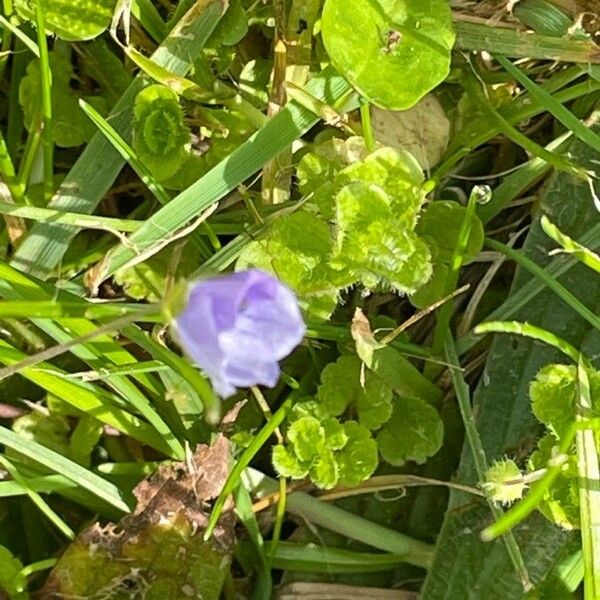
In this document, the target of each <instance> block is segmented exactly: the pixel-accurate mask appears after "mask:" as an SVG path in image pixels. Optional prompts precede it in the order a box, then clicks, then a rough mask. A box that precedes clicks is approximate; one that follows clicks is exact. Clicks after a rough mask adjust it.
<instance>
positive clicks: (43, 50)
mask: <svg viewBox="0 0 600 600" xmlns="http://www.w3.org/2000/svg"><path fill="white" fill-rule="evenodd" d="M35 24H36V28H37V40H38V47H39V49H40V75H41V82H42V123H43V130H42V142H43V148H44V191H45V194H46V198H48V199H49V198H51V197H52V194H53V193H54V141H53V139H52V71H51V70H50V56H49V54H48V40H47V38H46V28H45V25H46V24H45V19H44V8H43V6H42V3H41V2H36V4H35Z"/></svg>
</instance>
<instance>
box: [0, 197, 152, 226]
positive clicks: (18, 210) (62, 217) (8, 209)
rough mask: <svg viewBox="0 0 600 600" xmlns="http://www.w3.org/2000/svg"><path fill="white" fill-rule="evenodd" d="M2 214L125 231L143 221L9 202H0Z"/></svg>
mask: <svg viewBox="0 0 600 600" xmlns="http://www.w3.org/2000/svg"><path fill="white" fill-rule="evenodd" d="M0 214H2V215H11V216H14V217H21V218H22V219H28V220H32V221H41V222H43V223H57V224H63V225H73V226H75V227H81V228H82V229H100V230H103V231H108V232H119V231H125V232H128V233H131V232H133V231H136V230H138V229H139V228H140V225H141V224H142V222H143V221H134V220H132V219H114V218H112V217H98V216H96V215H94V216H90V215H82V214H79V213H73V212H64V211H62V210H54V209H52V208H40V207H37V206H20V205H18V204H10V203H9V202H0Z"/></svg>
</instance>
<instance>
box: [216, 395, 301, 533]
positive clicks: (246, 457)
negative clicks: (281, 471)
mask: <svg viewBox="0 0 600 600" xmlns="http://www.w3.org/2000/svg"><path fill="white" fill-rule="evenodd" d="M291 405H292V397H291V396H290V397H289V398H288V399H287V400H286V401H285V402H284V403H283V404H282V405H281V406H280V407H279V408H278V409H277V410H276V411H275V413H274V414H273V416H272V417H271V418H270V419H269V420H268V421H267V423H266V424H265V425H264V426H263V428H262V429H261V430H260V431H259V432H258V433H256V435H255V436H254V437H253V438H252V442H250V444H249V445H248V447H247V448H246V449H245V450H244V452H242V455H241V456H240V457H239V458H238V460H237V461H236V463H235V465H234V467H233V469H231V471H230V472H229V475H228V476H227V480H226V481H225V484H224V485H223V489H222V490H221V493H220V494H219V497H218V498H217V500H216V502H215V504H214V506H213V509H212V512H211V513H210V517H209V519H208V524H207V526H206V531H205V532H204V540H209V539H210V536H211V535H212V532H213V530H214V528H215V527H216V525H217V523H218V522H219V518H220V517H221V513H222V512H223V507H224V506H225V502H226V501H227V498H228V497H229V495H230V494H231V493H232V492H233V491H234V490H235V488H236V487H237V486H238V484H239V483H240V479H241V477H242V473H243V472H244V470H245V469H246V467H248V465H249V464H250V461H251V460H252V459H253V458H254V457H255V456H256V454H257V453H258V451H259V450H260V449H261V448H262V447H263V446H264V445H265V444H266V443H267V441H268V440H269V438H270V437H271V436H272V435H273V433H274V432H275V430H276V429H277V428H278V427H279V426H280V425H281V423H283V420H284V419H285V417H286V415H287V411H288V410H289V409H290V407H291ZM278 485H279V484H278Z"/></svg>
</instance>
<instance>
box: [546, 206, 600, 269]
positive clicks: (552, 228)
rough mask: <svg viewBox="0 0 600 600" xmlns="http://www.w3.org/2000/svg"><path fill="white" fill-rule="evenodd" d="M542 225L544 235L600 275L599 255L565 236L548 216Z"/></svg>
mask: <svg viewBox="0 0 600 600" xmlns="http://www.w3.org/2000/svg"><path fill="white" fill-rule="evenodd" d="M540 224H541V226H542V229H543V230H544V233H545V234H546V235H547V236H548V237H550V238H552V239H553V240H554V241H555V242H556V243H557V244H559V245H560V246H562V248H563V250H564V251H565V252H567V253H568V254H570V255H571V256H574V257H575V258H576V259H577V260H579V261H580V262H582V263H583V264H584V265H586V266H588V267H590V269H593V270H594V271H596V273H598V274H600V256H599V255H598V254H596V253H595V252H592V251H591V250H590V249H589V248H586V247H585V246H583V245H582V244H580V243H579V242H576V241H575V240H574V239H571V238H570V237H569V236H568V235H566V234H564V233H563V232H562V231H561V230H560V229H559V228H558V227H557V226H556V225H554V223H552V222H551V221H550V219H548V217H546V215H544V216H543V217H542V218H541V220H540Z"/></svg>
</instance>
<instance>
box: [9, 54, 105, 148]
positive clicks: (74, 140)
mask: <svg viewBox="0 0 600 600" xmlns="http://www.w3.org/2000/svg"><path fill="white" fill-rule="evenodd" d="M49 60H50V70H51V72H52V112H53V117H52V140H53V141H54V143H55V144H56V145H57V146H60V147H61V148H72V147H76V146H81V144H83V143H84V142H87V141H88V140H89V139H90V138H91V137H92V135H93V134H94V133H95V132H96V128H95V126H94V124H93V123H92V121H90V120H89V119H88V118H87V116H86V115H85V113H84V112H83V111H82V110H81V107H80V106H79V98H80V96H79V95H78V94H77V93H76V92H75V90H73V89H72V88H71V83H70V82H71V77H72V76H73V67H72V66H71V61H70V59H69V56H68V54H67V53H65V52H56V51H55V52H50V54H49ZM41 85H42V79H41V74H40V67H39V64H38V62H37V61H32V62H30V63H29V65H28V66H27V74H26V75H25V77H23V79H22V80H21V84H20V86H19V102H20V104H21V106H22V107H23V120H24V123H25V127H26V128H27V129H28V130H31V128H32V127H36V126H37V123H36V122H35V121H36V119H37V118H39V115H40V114H41V110H42V98H41V95H40V91H39V90H40V88H41ZM84 100H85V101H86V102H88V103H89V104H91V105H92V106H93V107H94V108H95V109H96V110H98V111H99V112H101V113H102V112H105V109H106V102H105V100H104V99H103V98H101V97H99V96H86V97H84Z"/></svg>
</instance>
